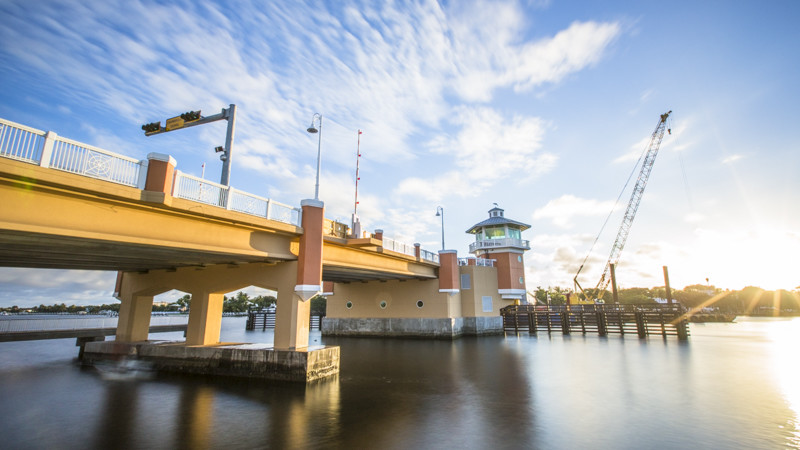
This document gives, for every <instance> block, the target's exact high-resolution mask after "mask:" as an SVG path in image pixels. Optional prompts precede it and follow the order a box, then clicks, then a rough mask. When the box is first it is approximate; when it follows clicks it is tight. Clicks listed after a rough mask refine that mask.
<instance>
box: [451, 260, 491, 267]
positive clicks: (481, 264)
mask: <svg viewBox="0 0 800 450" xmlns="http://www.w3.org/2000/svg"><path fill="white" fill-rule="evenodd" d="M470 261H475V264H472V265H473V266H478V267H494V263H495V261H497V260H496V259H486V258H458V265H459V266H469V265H470V264H469V262H470Z"/></svg>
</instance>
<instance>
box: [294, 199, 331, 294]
mask: <svg viewBox="0 0 800 450" xmlns="http://www.w3.org/2000/svg"><path fill="white" fill-rule="evenodd" d="M300 206H302V208H303V222H302V226H303V235H302V236H300V254H299V255H298V256H297V285H296V286H295V287H294V292H295V294H297V296H298V297H300V298H301V299H303V301H306V300H308V299H310V298H311V297H313V296H315V295H317V294H319V293H320V292H322V228H323V222H324V220H325V204H324V203H322V202H321V201H319V200H303V201H302V202H300Z"/></svg>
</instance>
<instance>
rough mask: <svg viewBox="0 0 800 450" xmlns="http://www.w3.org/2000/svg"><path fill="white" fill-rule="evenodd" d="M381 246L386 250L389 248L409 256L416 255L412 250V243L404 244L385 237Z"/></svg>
mask: <svg viewBox="0 0 800 450" xmlns="http://www.w3.org/2000/svg"><path fill="white" fill-rule="evenodd" d="M381 246H382V247H383V248H385V249H386V250H391V251H393V252H397V253H403V254H404V255H409V256H415V257H416V256H417V253H416V252H415V251H414V246H413V245H408V244H404V243H402V242H397V241H395V240H394V239H390V238H387V237H384V238H383V244H381Z"/></svg>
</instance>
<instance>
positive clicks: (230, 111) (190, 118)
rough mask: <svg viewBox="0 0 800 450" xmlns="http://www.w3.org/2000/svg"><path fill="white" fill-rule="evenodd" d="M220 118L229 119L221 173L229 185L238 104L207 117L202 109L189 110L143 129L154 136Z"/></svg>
mask: <svg viewBox="0 0 800 450" xmlns="http://www.w3.org/2000/svg"><path fill="white" fill-rule="evenodd" d="M218 120H227V121H228V132H227V134H226V136H225V147H224V149H223V152H224V153H223V154H222V155H221V156H220V159H221V160H222V175H220V182H219V183H220V184H222V185H224V186H228V185H229V183H230V177H231V149H232V148H233V135H234V132H235V128H236V105H234V104H231V105H230V106H229V107H228V108H227V109H225V108H223V109H222V112H220V113H218V114H214V115H212V116H207V117H203V116H201V115H200V111H189V112H187V113H183V114H181V115H180V116H176V117H171V118H169V119H167V120H166V123H165V125H164V126H163V127H162V126H161V122H160V121H159V122H153V123H148V124H145V125H142V130H144V135H145V136H153V135H156V134H161V133H167V132H169V131H175V130H180V129H182V128H189V127H194V126H197V125H205V124H207V123H211V122H216V121H218Z"/></svg>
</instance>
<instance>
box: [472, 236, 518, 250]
mask: <svg viewBox="0 0 800 450" xmlns="http://www.w3.org/2000/svg"><path fill="white" fill-rule="evenodd" d="M498 247H510V248H517V249H522V250H530V249H531V246H530V242H529V241H527V240H523V239H513V238H503V239H484V240H482V241H476V242H473V243H471V244H469V251H470V253H472V252H474V251H475V250H484V249H487V248H498Z"/></svg>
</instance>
